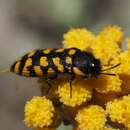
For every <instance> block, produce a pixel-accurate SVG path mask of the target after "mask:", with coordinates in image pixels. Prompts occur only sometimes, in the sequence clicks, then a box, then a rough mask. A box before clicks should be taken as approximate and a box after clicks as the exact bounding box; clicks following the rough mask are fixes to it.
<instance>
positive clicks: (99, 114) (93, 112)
mask: <svg viewBox="0 0 130 130" xmlns="http://www.w3.org/2000/svg"><path fill="white" fill-rule="evenodd" d="M75 119H76V121H77V122H78V126H79V129H80V130H88V129H89V130H101V129H103V127H104V125H105V122H106V112H105V110H104V109H103V108H102V107H100V106H97V105H90V106H89V107H87V108H83V109H81V110H79V111H78V113H77V115H76V118H75Z"/></svg>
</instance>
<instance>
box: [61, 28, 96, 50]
mask: <svg viewBox="0 0 130 130" xmlns="http://www.w3.org/2000/svg"><path fill="white" fill-rule="evenodd" d="M63 38H64V39H63V46H64V48H71V47H76V48H79V49H81V50H86V49H87V48H88V47H89V46H90V44H91V43H92V42H93V41H94V39H95V36H94V35H93V34H92V32H90V31H89V30H87V29H85V28H71V29H70V30H69V31H68V32H67V33H65V34H64V35H63Z"/></svg>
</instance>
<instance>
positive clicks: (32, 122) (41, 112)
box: [24, 96, 55, 128]
mask: <svg viewBox="0 0 130 130" xmlns="http://www.w3.org/2000/svg"><path fill="white" fill-rule="evenodd" d="M24 112H25V119H24V122H25V124H26V125H27V126H28V127H32V128H36V127H39V128H42V127H47V126H50V125H51V124H52V122H53V119H52V118H53V116H54V112H55V110H54V107H53V104H52V102H51V101H50V100H49V99H47V98H46V97H38V96H36V97H33V98H32V99H31V100H30V101H28V102H27V103H26V105H25V111H24Z"/></svg>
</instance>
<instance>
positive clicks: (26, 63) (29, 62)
mask: <svg viewBox="0 0 130 130" xmlns="http://www.w3.org/2000/svg"><path fill="white" fill-rule="evenodd" d="M31 65H32V58H28V59H27V60H26V62H25V67H27V66H31Z"/></svg>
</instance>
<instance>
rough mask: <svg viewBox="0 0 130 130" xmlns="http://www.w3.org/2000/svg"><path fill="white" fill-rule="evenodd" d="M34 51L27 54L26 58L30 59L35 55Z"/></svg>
mask: <svg viewBox="0 0 130 130" xmlns="http://www.w3.org/2000/svg"><path fill="white" fill-rule="evenodd" d="M35 52H36V51H35V50H33V51H31V52H30V53H29V54H28V57H32V56H33V55H34V54H35Z"/></svg>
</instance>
